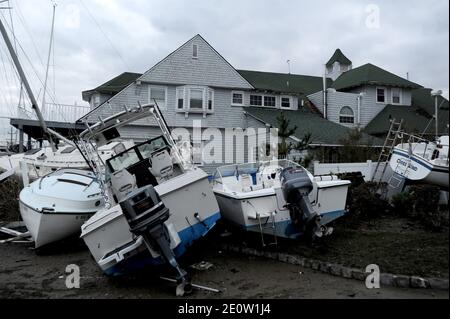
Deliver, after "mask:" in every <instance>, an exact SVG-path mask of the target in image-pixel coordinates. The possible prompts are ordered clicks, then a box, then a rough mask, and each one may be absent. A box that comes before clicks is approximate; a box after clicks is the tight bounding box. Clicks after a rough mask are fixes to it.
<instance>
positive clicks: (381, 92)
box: [377, 88, 386, 104]
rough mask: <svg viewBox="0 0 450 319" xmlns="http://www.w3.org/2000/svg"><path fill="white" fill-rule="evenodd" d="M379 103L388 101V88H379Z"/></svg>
mask: <svg viewBox="0 0 450 319" xmlns="http://www.w3.org/2000/svg"><path fill="white" fill-rule="evenodd" d="M377 103H383V104H385V103H386V88H377Z"/></svg>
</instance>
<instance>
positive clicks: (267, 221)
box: [256, 212, 278, 247]
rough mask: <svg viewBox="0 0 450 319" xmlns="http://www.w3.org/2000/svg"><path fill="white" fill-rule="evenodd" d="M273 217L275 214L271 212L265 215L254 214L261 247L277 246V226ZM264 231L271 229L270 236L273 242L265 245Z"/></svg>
mask: <svg viewBox="0 0 450 319" xmlns="http://www.w3.org/2000/svg"><path fill="white" fill-rule="evenodd" d="M275 215H276V212H271V213H265V214H262V215H261V214H259V213H256V219H257V220H258V225H259V232H260V234H261V243H262V246H263V247H266V246H271V245H274V246H276V245H278V238H277V226H276V223H275ZM265 229H272V235H273V239H274V241H273V242H271V243H269V244H266V242H265V241H264V230H265Z"/></svg>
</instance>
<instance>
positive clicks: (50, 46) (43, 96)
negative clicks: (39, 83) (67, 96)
mask: <svg viewBox="0 0 450 319" xmlns="http://www.w3.org/2000/svg"><path fill="white" fill-rule="evenodd" d="M55 13H56V3H55V4H53V17H52V29H51V32H50V44H49V48H48V58H47V70H46V71H45V81H44V92H43V94H42V109H43V110H45V97H46V93H47V81H48V70H49V68H50V57H51V54H52V44H53V34H54V30H55ZM53 67H54V66H53Z"/></svg>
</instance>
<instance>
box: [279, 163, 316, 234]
mask: <svg viewBox="0 0 450 319" xmlns="http://www.w3.org/2000/svg"><path fill="white" fill-rule="evenodd" d="M280 178H281V189H282V191H283V197H284V199H285V200H286V203H287V208H288V209H289V214H290V217H291V221H292V223H293V225H294V226H296V227H297V228H298V229H299V231H300V232H302V233H304V234H306V235H307V236H310V237H311V238H314V237H317V236H318V237H320V236H321V231H320V229H321V226H320V219H321V218H320V215H319V214H318V213H317V212H316V211H315V210H314V208H313V207H312V205H311V202H310V200H309V194H310V193H311V191H312V190H313V184H312V181H311V179H310V178H309V175H308V172H307V171H306V170H305V169H304V168H301V167H288V168H285V169H283V171H282V172H281V175H280Z"/></svg>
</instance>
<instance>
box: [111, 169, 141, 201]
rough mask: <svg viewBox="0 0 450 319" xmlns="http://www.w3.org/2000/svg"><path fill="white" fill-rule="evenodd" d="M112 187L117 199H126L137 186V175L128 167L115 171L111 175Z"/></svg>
mask: <svg viewBox="0 0 450 319" xmlns="http://www.w3.org/2000/svg"><path fill="white" fill-rule="evenodd" d="M111 187H112V190H113V192H114V195H116V197H117V201H119V202H120V201H121V200H122V199H124V198H125V197H126V196H127V195H128V194H129V193H131V192H132V191H133V190H134V189H136V188H137V184H136V177H135V176H134V175H131V174H130V173H129V172H128V171H127V170H126V169H123V170H120V171H117V172H114V173H113V174H112V175H111Z"/></svg>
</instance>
